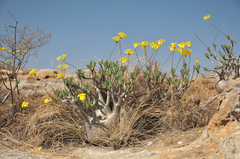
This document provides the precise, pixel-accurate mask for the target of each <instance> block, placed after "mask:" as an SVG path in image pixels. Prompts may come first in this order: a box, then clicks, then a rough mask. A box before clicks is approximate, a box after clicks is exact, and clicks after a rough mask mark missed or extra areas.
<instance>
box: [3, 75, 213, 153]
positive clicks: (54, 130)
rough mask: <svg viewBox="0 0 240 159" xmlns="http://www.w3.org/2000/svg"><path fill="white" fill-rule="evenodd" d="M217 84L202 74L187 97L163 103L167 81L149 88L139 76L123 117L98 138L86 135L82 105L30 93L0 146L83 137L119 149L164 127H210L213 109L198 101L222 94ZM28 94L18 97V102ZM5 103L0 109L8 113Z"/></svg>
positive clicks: (51, 144) (48, 144)
mask: <svg viewBox="0 0 240 159" xmlns="http://www.w3.org/2000/svg"><path fill="white" fill-rule="evenodd" d="M214 84H215V82H214V80H211V79H201V78H199V79H197V80H196V81H195V82H194V83H192V85H191V87H190V88H189V89H188V91H187V92H186V93H185V94H184V95H183V96H181V97H177V96H176V97H175V98H173V99H172V100H171V101H167V103H163V101H162V98H163V97H164V93H166V91H165V89H166V86H167V85H165V84H164V89H163V87H160V86H157V87H156V88H155V89H153V90H150V91H149V92H147V91H146V89H145V86H146V83H144V77H142V76H139V78H138V81H137V86H138V87H137V88H139V89H138V91H136V92H135V93H134V94H133V95H131V96H130V98H129V99H128V100H127V101H125V102H124V103H123V106H122V109H121V113H120V118H119V121H117V122H116V123H114V124H112V126H111V127H110V128H109V129H108V130H107V131H106V133H105V134H104V136H102V137H99V138H97V139H94V140H87V139H86V137H85V134H84V133H85V132H84V124H83V121H82V119H81V117H80V116H79V113H78V112H77V110H75V109H72V108H69V106H66V105H64V104H57V103H51V104H49V103H48V104H44V103H43V101H44V100H43V98H42V97H39V96H33V97H32V98H28V102H29V103H32V105H31V106H29V107H26V108H24V109H23V110H22V109H21V111H19V112H17V113H15V115H14V116H13V117H12V119H11V118H10V117H8V119H9V121H11V122H9V123H8V125H7V126H6V125H5V126H2V127H1V129H0V138H1V139H3V140H4V141H1V142H0V148H1V147H2V146H5V147H18V148H25V149H29V148H36V147H40V146H42V149H48V150H57V149H59V148H63V147H65V146H67V145H69V146H70V145H77V144H82V143H83V142H89V143H92V144H95V145H102V146H111V147H114V148H115V149H119V148H121V147H127V146H136V145H142V144H143V143H144V142H143V141H144V140H145V139H149V138H151V137H155V136H156V135H157V134H158V133H159V132H161V133H167V132H169V131H173V130H188V129H191V128H193V127H198V126H205V125H206V124H207V123H208V121H209V120H210V119H211V116H212V114H213V110H211V109H210V110H203V109H202V108H201V107H200V106H199V102H200V101H203V100H206V99H207V98H208V97H210V96H211V95H213V94H217V92H216V91H215V88H214ZM140 86H142V87H140ZM24 98H25V97H23V98H18V99H19V101H18V105H19V106H20V105H21V102H22V101H24ZM25 99H26V98H25ZM59 103H61V102H59ZM6 104H7V103H6ZM5 106H6V105H5ZM2 108H3V107H1V111H0V113H1V112H2V114H4V113H3V112H4V111H3V109H2ZM1 122H5V121H2V120H1Z"/></svg>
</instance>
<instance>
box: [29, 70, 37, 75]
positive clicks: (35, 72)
mask: <svg viewBox="0 0 240 159" xmlns="http://www.w3.org/2000/svg"><path fill="white" fill-rule="evenodd" d="M36 74H37V69H32V71H30V72H29V76H35V75H36Z"/></svg>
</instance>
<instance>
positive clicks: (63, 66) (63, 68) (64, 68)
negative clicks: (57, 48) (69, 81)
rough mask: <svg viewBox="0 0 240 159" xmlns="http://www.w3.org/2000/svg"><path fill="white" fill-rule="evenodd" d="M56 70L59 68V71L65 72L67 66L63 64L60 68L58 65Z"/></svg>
mask: <svg viewBox="0 0 240 159" xmlns="http://www.w3.org/2000/svg"><path fill="white" fill-rule="evenodd" d="M57 68H59V69H61V70H66V69H67V68H68V65H67V64H63V65H62V66H61V65H58V67H57Z"/></svg>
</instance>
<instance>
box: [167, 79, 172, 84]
mask: <svg viewBox="0 0 240 159" xmlns="http://www.w3.org/2000/svg"><path fill="white" fill-rule="evenodd" d="M171 83H172V78H171V77H168V78H167V84H168V85H171Z"/></svg>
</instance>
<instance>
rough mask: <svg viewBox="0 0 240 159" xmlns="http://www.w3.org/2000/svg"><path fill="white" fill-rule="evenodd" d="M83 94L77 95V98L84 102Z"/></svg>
mask: <svg viewBox="0 0 240 159" xmlns="http://www.w3.org/2000/svg"><path fill="white" fill-rule="evenodd" d="M85 95H86V94H85V93H84V94H79V95H78V97H79V98H80V100H84V99H85Z"/></svg>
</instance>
